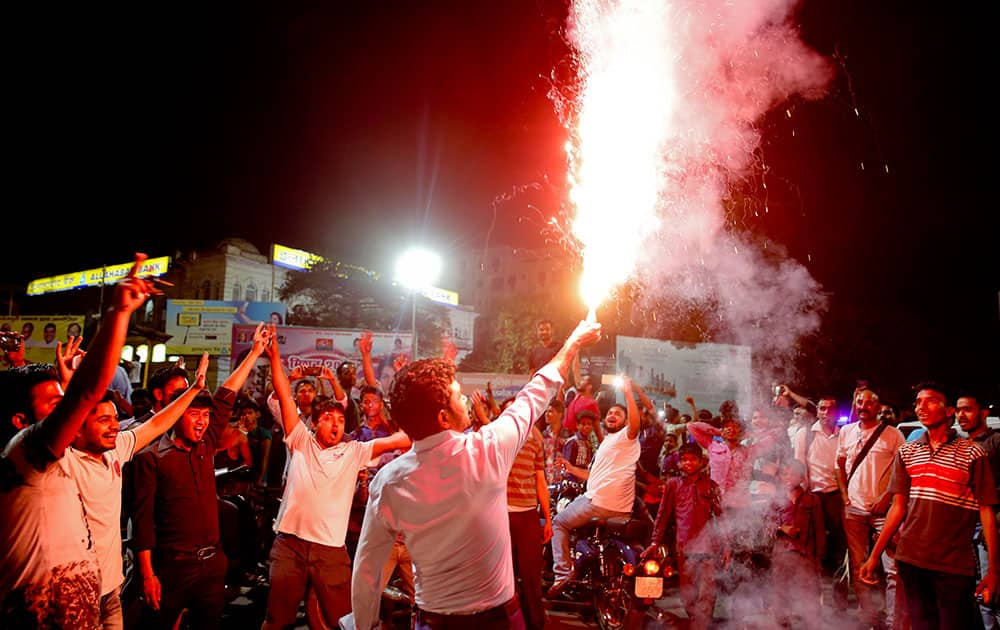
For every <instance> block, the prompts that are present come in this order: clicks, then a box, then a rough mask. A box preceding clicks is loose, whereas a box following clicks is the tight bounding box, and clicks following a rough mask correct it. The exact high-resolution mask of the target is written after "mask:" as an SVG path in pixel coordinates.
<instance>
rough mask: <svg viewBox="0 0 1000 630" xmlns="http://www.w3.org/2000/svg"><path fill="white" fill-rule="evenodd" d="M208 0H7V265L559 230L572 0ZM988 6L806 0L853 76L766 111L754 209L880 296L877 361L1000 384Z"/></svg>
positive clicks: (527, 237) (806, 31)
mask: <svg viewBox="0 0 1000 630" xmlns="http://www.w3.org/2000/svg"><path fill="white" fill-rule="evenodd" d="M206 4H210V5H212V6H207V7H199V8H198V9H197V10H194V9H184V10H182V9H178V8H175V7H173V6H170V7H158V8H153V7H149V6H142V7H134V6H133V7H129V8H128V9H116V10H113V11H112V10H106V11H104V10H96V9H91V10H90V11H89V12H86V13H79V14H69V13H58V12H56V10H55V9H45V10H43V9H23V10H22V13H20V14H18V13H13V14H9V15H8V19H7V20H5V21H6V22H7V29H6V30H8V31H9V40H10V50H11V52H10V54H8V59H7V63H6V64H5V65H6V69H7V73H6V79H7V80H6V88H7V89H6V90H5V92H6V94H7V98H6V99H5V100H6V101H7V104H8V107H9V108H10V109H8V115H7V122H8V124H7V133H6V134H5V136H6V137H7V139H8V140H12V142H8V143H6V145H7V147H8V151H9V157H8V164H10V165H11V166H9V167H8V177H7V181H8V185H9V186H10V187H9V188H8V191H10V192H9V194H8V201H7V203H6V204H5V205H6V212H5V223H6V226H7V228H6V231H7V234H6V239H5V243H6V246H5V247H4V248H3V253H2V255H0V256H2V258H0V260H2V262H3V266H4V270H5V271H4V277H3V280H2V283H3V284H21V285H23V284H26V283H27V281H29V280H30V279H32V278H36V277H40V276H44V275H51V274H56V273H64V272H69V271H75V270H80V269H84V268H89V267H94V266H99V265H100V264H103V263H115V262H124V261H127V260H129V259H130V258H131V252H132V251H135V250H143V251H146V252H148V253H149V254H150V255H151V256H159V255H166V254H172V253H174V252H175V251H178V250H180V251H188V250H191V249H196V248H203V247H209V246H211V245H213V244H215V243H217V242H218V241H219V240H221V239H222V238H225V237H228V236H239V237H243V238H246V239H248V240H249V241H251V242H252V243H254V244H255V245H257V247H258V248H260V249H261V251H262V252H264V253H267V251H268V248H269V247H270V244H271V243H273V242H278V243H281V244H284V245H289V246H293V247H299V248H302V249H306V250H310V251H315V252H319V253H326V254H330V255H333V256H336V257H338V258H340V259H342V260H349V261H354V262H359V263H362V264H366V265H370V266H372V267H374V268H377V269H380V270H382V271H386V272H388V271H390V269H391V267H392V262H393V259H394V257H395V252H397V251H399V250H400V249H401V248H402V247H404V246H405V245H406V244H408V243H411V242H414V241H423V242H425V243H427V244H429V245H431V246H433V247H435V248H437V249H438V250H440V251H441V252H442V253H443V254H444V257H445V260H446V265H447V260H448V258H449V256H455V255H457V254H458V253H461V252H465V251H468V250H469V249H474V248H482V247H484V246H486V245H487V244H495V243H508V244H512V245H515V246H531V245H535V244H537V242H538V227H539V216H540V215H539V214H537V213H536V212H535V211H534V210H531V209H530V208H531V207H537V208H539V209H540V210H541V211H542V213H552V212H555V211H556V210H558V206H559V203H560V200H561V199H562V198H563V197H562V195H563V192H564V191H561V190H559V182H562V181H564V179H565V158H564V155H563V153H562V145H563V143H564V142H565V138H566V134H565V131H564V129H563V128H562V127H561V125H560V123H559V121H558V120H557V118H556V115H555V113H554V110H553V106H552V103H551V101H550V100H549V99H548V98H547V91H548V90H549V87H550V81H551V77H552V76H553V68H556V71H555V76H556V77H558V78H565V73H564V72H561V68H562V67H563V66H562V65H561V64H562V62H563V61H564V59H565V55H566V48H565V44H564V42H563V41H562V39H561V38H560V35H559V29H560V28H561V26H562V24H563V21H564V17H565V12H566V8H565V6H564V4H563V3H561V2H552V1H548V0H537V1H525V0H509V1H507V2H503V3H493V4H487V3H479V2H468V1H464V2H451V1H448V2H429V3H416V2H395V1H388V2H381V3H352V4H351V5H348V4H347V3H338V2H328V3H308V4H302V5H298V4H296V5H295V6H284V5H283V6H276V5H275V6H270V5H271V3H260V4H253V5H252V6H250V5H249V4H247V3H231V4H227V5H216V3H206ZM285 4H287V3H285ZM265 7H266V8H265ZM96 11H104V12H96ZM986 17H987V16H985V15H977V14H974V13H973V10H972V9H969V8H962V7H952V6H949V5H948V3H934V4H932V3H922V2H904V1H885V2H864V1H860V0H857V1H856V0H847V1H839V2H828V1H822V0H806V2H804V3H803V5H802V6H801V8H800V10H799V11H798V14H797V21H798V22H799V23H800V24H801V27H802V34H803V38H804V40H805V41H806V42H807V43H808V44H810V45H811V46H813V47H814V48H816V49H817V50H818V51H819V52H821V53H822V54H824V55H828V56H830V57H831V58H834V56H835V59H836V61H835V63H836V67H837V76H836V78H835V80H834V83H833V84H832V86H831V88H830V92H829V94H828V96H827V97H826V98H825V99H823V100H821V101H818V102H812V103H802V102H799V103H796V104H795V107H794V108H793V111H794V113H793V115H792V117H791V118H788V117H787V116H785V115H783V111H776V112H775V114H774V115H771V116H768V117H767V118H766V119H765V120H763V121H761V131H762V133H763V143H762V149H763V152H762V156H763V159H764V162H765V163H766V164H767V166H768V168H769V171H768V200H767V203H768V207H769V212H768V214H767V215H766V217H764V218H759V219H746V220H744V221H742V223H741V228H744V229H747V230H750V231H752V232H755V233H757V234H759V235H761V236H764V237H767V238H770V239H773V240H776V241H779V242H781V243H783V244H784V245H785V246H786V247H787V248H788V251H789V254H790V255H791V256H793V257H794V258H796V259H797V260H799V261H800V262H802V263H803V264H804V265H806V266H807V267H808V269H809V270H810V272H811V273H812V274H813V275H814V276H815V277H816V278H817V280H819V282H820V283H821V284H822V285H823V287H824V289H825V290H826V291H828V292H830V294H831V296H832V297H831V311H833V312H835V313H837V315H838V317H839V318H840V319H842V320H845V321H850V320H851V319H852V318H855V319H856V320H857V322H858V326H868V325H869V321H868V320H867V319H866V317H867V314H870V313H872V312H877V313H881V315H880V317H879V318H877V319H878V321H877V323H876V324H874V325H875V326H878V327H884V328H885V329H886V330H887V331H891V334H887V338H886V342H885V344H884V345H881V346H880V344H875V345H874V346H872V347H871V348H869V349H868V352H872V351H874V352H877V353H879V354H880V355H881V359H880V360H879V361H873V363H877V364H879V365H882V364H888V365H893V364H898V365H903V366H905V365H907V364H908V363H914V361H911V357H912V356H913V355H912V353H913V352H914V349H915V348H919V353H918V354H919V357H918V359H917V360H916V361H915V365H916V366H918V368H919V369H920V370H922V371H924V372H930V373H931V374H930V375H932V376H939V377H943V378H946V379H948V380H950V381H954V382H959V381H968V380H969V379H973V380H975V381H976V382H977V383H978V384H984V385H987V386H991V387H992V386H995V385H996V383H997V382H998V381H1000V378H998V374H1000V368H998V367H997V362H998V361H997V351H998V348H1000V334H998V297H997V291H998V289H1000V273H998V269H1000V264H998V263H997V255H996V234H997V233H998V231H997V229H996V227H997V226H996V224H997V221H996V218H995V217H996V212H997V206H996V201H995V195H994V191H993V186H992V185H991V184H992V181H993V178H991V177H990V175H992V173H991V170H992V167H993V166H994V165H995V163H996V160H995V158H994V157H993V153H992V151H991V150H990V149H991V148H992V146H993V140H994V139H995V138H996V133H995V132H996V123H995V120H996V117H995V113H994V111H993V108H992V107H991V106H992V104H993V103H992V101H991V100H989V99H987V98H986V93H987V92H988V91H991V88H992V85H991V84H990V83H989V81H990V78H992V77H995V76H996V69H995V64H994V62H995V60H996V54H995V51H994V50H993V49H992V47H991V46H990V44H991V43H992V34H988V33H986V28H987V26H986V24H987V23H989V22H990V20H988V19H986ZM11 105H13V106H12V107H11ZM855 108H857V110H858V114H855V111H854V110H855ZM793 131H794V135H793ZM862 163H863V164H864V168H862V167H861V164H862ZM886 166H888V173H886V170H885V167H886ZM538 184H540V186H536V185H538ZM494 212H495V214H494ZM491 225H492V226H493V227H492V229H491ZM30 308H31V307H30V301H28V302H26V303H25V304H24V310H25V312H30ZM893 322H897V323H898V326H893V325H892V323H893ZM887 359H888V360H887ZM859 362H863V360H859ZM862 375H866V374H859V376H862ZM866 376H867V375H866ZM910 376H911V375H910V374H906V375H905V377H903V378H909V377H910ZM912 376H914V377H917V375H916V374H914V375H912Z"/></svg>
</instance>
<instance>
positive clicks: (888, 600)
mask: <svg viewBox="0 0 1000 630" xmlns="http://www.w3.org/2000/svg"><path fill="white" fill-rule="evenodd" d="M883 525H885V517H884V516H874V515H871V514H857V513H853V512H846V513H845V515H844V533H845V534H846V535H847V553H848V556H849V558H850V563H851V584H853V585H854V594H855V595H856V596H857V598H858V605H859V608H860V618H861V622H862V624H864V625H867V626H875V627H879V626H881V625H882V613H883V611H884V612H885V624H884V625H885V626H886V627H887V628H892V627H893V621H894V619H895V618H896V617H898V616H900V613H902V607H903V605H904V601H905V600H904V598H903V593H902V589H900V588H897V587H898V586H899V576H898V575H897V573H896V559H895V558H894V557H892V556H890V555H889V554H888V552H885V553H883V554H882V569H883V570H884V571H885V594H884V597H883V595H882V594H881V593H880V592H879V590H880V587H879V586H877V585H872V584H865V583H864V582H862V581H861V580H859V579H858V570H859V569H860V568H861V565H862V564H864V562H865V560H867V559H868V552H869V551H870V549H871V547H872V544H873V542H874V539H875V538H876V537H877V536H878V534H879V533H880V532H881V531H882V526H883ZM897 600H898V601H897Z"/></svg>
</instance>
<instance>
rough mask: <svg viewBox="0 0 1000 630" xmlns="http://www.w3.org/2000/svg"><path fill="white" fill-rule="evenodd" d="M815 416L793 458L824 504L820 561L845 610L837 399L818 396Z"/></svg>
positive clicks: (799, 436) (796, 444) (836, 600)
mask: <svg viewBox="0 0 1000 630" xmlns="http://www.w3.org/2000/svg"><path fill="white" fill-rule="evenodd" d="M816 416H817V418H818V419H817V420H816V422H814V423H813V425H812V426H811V427H809V430H808V431H801V432H799V433H798V434H797V435H796V441H795V442H794V443H793V444H792V448H793V449H794V450H795V456H796V459H800V461H803V460H804V461H803V463H805V465H806V483H807V486H808V490H809V491H810V492H812V493H813V494H815V495H816V497H817V498H818V499H819V502H820V506H822V508H823V523H824V527H825V528H826V553H825V554H824V555H823V558H821V564H822V567H823V571H824V573H825V574H826V575H827V576H828V577H830V578H831V579H832V581H833V605H834V607H835V608H836V609H837V610H846V609H847V590H848V588H847V580H846V579H841V578H842V577H843V576H840V575H838V572H839V569H840V568H841V567H842V566H843V564H844V554H845V553H847V538H846V536H845V534H844V499H843V497H842V496H841V494H840V486H839V484H838V483H837V443H838V437H839V435H840V427H839V426H838V425H837V401H836V400H835V399H834V398H833V397H832V396H821V397H820V399H819V401H818V402H817V403H816ZM800 454H802V455H801V457H800Z"/></svg>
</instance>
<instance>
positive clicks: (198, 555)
mask: <svg viewBox="0 0 1000 630" xmlns="http://www.w3.org/2000/svg"><path fill="white" fill-rule="evenodd" d="M217 551H218V547H216V546H215V545H208V546H207V547H202V548H200V549H193V550H191V551H188V550H177V549H164V550H162V551H160V552H159V556H160V557H161V558H164V559H171V560H177V559H185V560H190V559H192V558H193V559H195V560H208V559H209V558H211V557H213V556H214V555H215V554H216V552H217Z"/></svg>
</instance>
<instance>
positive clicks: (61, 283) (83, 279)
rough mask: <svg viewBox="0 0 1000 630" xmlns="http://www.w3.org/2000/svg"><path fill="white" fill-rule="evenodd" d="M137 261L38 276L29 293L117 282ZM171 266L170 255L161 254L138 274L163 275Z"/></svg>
mask: <svg viewBox="0 0 1000 630" xmlns="http://www.w3.org/2000/svg"><path fill="white" fill-rule="evenodd" d="M133 265H135V262H134V261H133V262H129V263H122V264H120V265H107V266H104V267H97V268H96V269H87V270H85V271H74V272H73V273H65V274H62V275H60V276H50V277H48V278H38V279H37V280H32V281H31V283H30V284H28V291H27V293H28V295H42V294H43V293H55V292H57V291H69V290H71V289H80V288H83V287H98V286H101V285H102V284H115V283H116V282H121V281H122V280H123V279H124V278H125V276H127V275H128V273H129V271H131V270H132V266H133ZM169 267H170V257H169V256H160V257H159V258H150V259H148V260H144V261H142V265H141V266H140V267H139V273H138V276H139V277H140V278H145V277H148V276H162V275H163V274H165V273H167V269H168V268H169Z"/></svg>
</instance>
